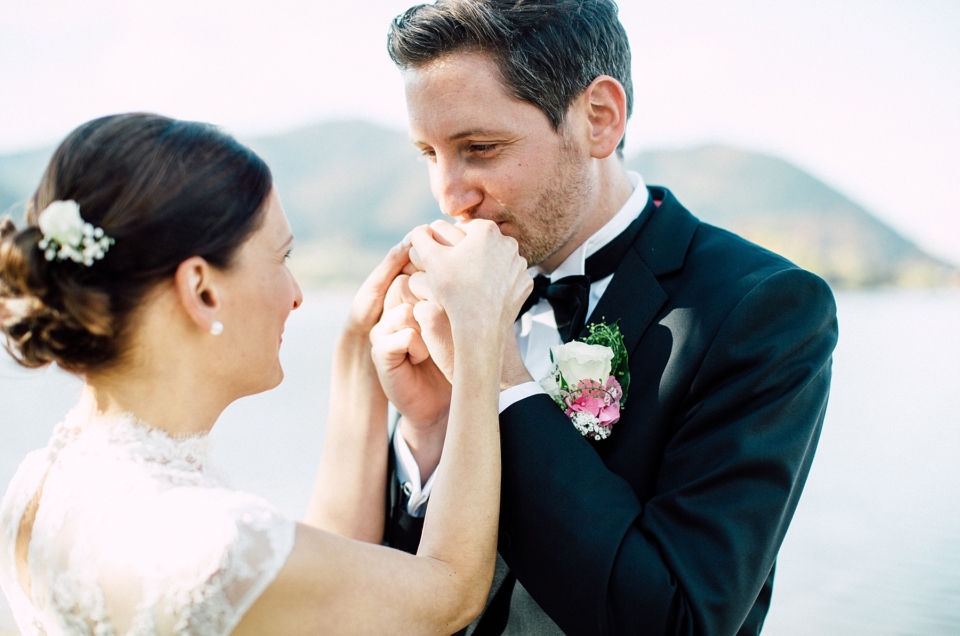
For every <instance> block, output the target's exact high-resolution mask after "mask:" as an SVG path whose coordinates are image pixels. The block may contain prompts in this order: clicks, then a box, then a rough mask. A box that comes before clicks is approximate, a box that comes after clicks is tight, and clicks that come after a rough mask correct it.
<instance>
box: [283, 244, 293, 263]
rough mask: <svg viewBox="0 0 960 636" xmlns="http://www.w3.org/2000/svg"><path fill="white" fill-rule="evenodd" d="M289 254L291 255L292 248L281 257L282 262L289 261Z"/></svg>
mask: <svg viewBox="0 0 960 636" xmlns="http://www.w3.org/2000/svg"><path fill="white" fill-rule="evenodd" d="M291 254H293V248H292V247H291V248H290V249H288V250H287V253H286V254H284V255H283V260H285V261H289V260H290V255H291Z"/></svg>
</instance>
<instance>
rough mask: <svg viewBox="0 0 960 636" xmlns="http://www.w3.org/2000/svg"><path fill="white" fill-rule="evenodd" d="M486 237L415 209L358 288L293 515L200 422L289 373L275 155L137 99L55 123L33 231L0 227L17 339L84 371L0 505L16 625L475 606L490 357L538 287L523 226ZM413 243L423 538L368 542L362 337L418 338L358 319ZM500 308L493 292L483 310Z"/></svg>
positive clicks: (383, 407) (339, 628) (380, 451)
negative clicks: (426, 402) (440, 235)
mask: <svg viewBox="0 0 960 636" xmlns="http://www.w3.org/2000/svg"><path fill="white" fill-rule="evenodd" d="M494 230H495V226H493V225H492V224H489V223H486V222H472V223H470V224H468V225H467V228H466V238H465V239H464V240H463V241H462V242H460V243H459V244H458V245H457V246H456V247H448V246H444V245H441V244H440V242H438V241H437V240H435V239H434V237H433V235H432V232H431V230H430V229H429V228H418V229H417V230H415V231H414V232H413V233H412V234H411V237H410V238H409V239H408V240H405V242H403V243H401V244H400V245H398V246H397V247H395V248H393V249H392V250H391V251H390V253H389V254H388V255H387V257H386V259H385V260H384V261H383V263H382V264H381V265H380V266H379V267H378V268H377V269H376V270H375V271H374V272H373V273H372V274H371V275H370V277H369V278H368V279H367V281H366V282H365V283H364V285H363V286H362V288H361V289H360V291H359V293H358V294H357V297H356V299H355V300H354V303H353V306H352V310H351V314H350V318H349V320H348V323H347V325H346V327H345V329H344V330H343V333H342V334H341V336H340V339H339V341H338V344H337V347H336V352H335V355H334V361H333V373H332V377H333V380H332V386H331V391H330V413H329V418H328V424H327V431H326V440H325V442H324V447H323V456H322V458H321V461H320V468H319V474H318V478H317V485H316V488H315V492H314V495H313V497H312V500H311V503H310V507H309V510H308V512H307V516H306V519H305V521H304V522H303V523H299V524H298V523H294V522H292V521H290V520H287V519H285V518H283V517H282V516H281V515H279V514H278V513H277V511H276V510H275V509H274V508H272V507H271V506H270V505H269V504H268V503H267V502H266V501H264V500H262V499H260V498H259V497H256V496H253V495H250V494H247V493H243V492H238V491H235V490H231V489H230V488H229V487H228V486H227V485H226V484H225V482H224V481H223V480H222V479H221V478H220V477H219V476H218V475H217V473H216V472H215V470H214V469H213V468H212V467H211V466H210V462H209V455H208V450H207V439H206V434H207V432H208V431H209V430H210V429H211V427H212V426H213V425H214V423H215V422H216V420H217V418H218V416H219V415H220V413H221V412H222V411H223V409H224V408H226V406H227V405H228V404H230V403H231V402H233V401H234V400H236V399H238V398H240V397H243V396H246V395H251V394H254V393H258V392H260V391H265V390H268V389H271V388H273V387H275V386H276V385H277V384H279V383H280V381H281V379H282V377H283V371H282V369H281V367H280V362H279V358H278V352H279V349H280V343H281V340H282V333H283V327H284V322H285V321H286V318H287V316H288V315H289V313H290V311H291V310H293V309H296V308H297V307H298V306H299V305H300V304H301V302H302V300H303V298H302V294H301V292H300V288H299V287H298V286H297V283H296V281H295V280H294V278H293V275H292V274H291V273H290V271H289V269H288V268H287V266H286V258H287V256H289V251H290V246H291V241H292V236H291V233H290V226H289V224H288V223H287V220H286V217H285V216H284V212H283V208H282V207H281V205H280V200H279V198H278V196H277V192H276V190H275V188H274V187H273V185H272V178H271V175H270V171H269V169H268V168H267V166H266V165H265V164H264V163H263V162H262V160H260V158H259V157H257V156H256V155H255V154H254V153H253V152H251V151H250V150H249V149H247V148H245V147H244V146H242V145H240V144H239V143H237V142H236V141H234V140H233V139H232V138H230V137H228V136H227V135H225V134H223V133H222V132H220V131H218V130H217V129H215V128H213V127H211V126H208V125H205V124H198V123H191V122H182V121H175V120H170V119H167V118H164V117H159V116H155V115H145V114H130V115H118V116H111V117H105V118H102V119H97V120H94V121H91V122H89V123H87V124H84V125H82V126H80V127H79V128H78V129H77V130H75V131H74V132H73V133H71V134H70V135H69V136H68V137H67V139H66V140H65V141H64V142H63V143H62V144H61V146H60V147H59V148H58V149H57V151H56V153H55V154H54V156H53V158H52V160H51V162H50V164H49V167H48V168H47V171H46V173H45V174H44V176H43V180H42V182H41V184H40V187H39V189H38V190H37V192H36V194H35V195H34V197H33V199H32V200H31V202H30V204H29V206H28V214H27V225H26V227H25V228H23V229H20V230H17V229H16V228H15V227H14V226H13V224H12V223H11V222H10V221H9V220H7V221H5V222H3V224H2V226H0V327H2V332H3V334H4V335H5V336H6V342H7V348H8V350H9V351H10V353H11V354H12V355H13V356H14V358H16V359H17V360H18V361H19V362H20V363H21V364H24V365H26V366H28V367H43V366H46V365H49V364H50V363H56V364H57V365H59V366H60V367H61V368H63V369H65V370H67V371H69V372H71V373H74V374H76V375H78V376H80V377H82V378H83V380H84V382H85V385H84V390H83V396H82V398H81V400H80V403H79V404H78V405H77V406H76V407H75V408H74V409H73V410H72V411H71V412H70V414H69V415H67V417H66V419H65V420H64V421H63V422H61V423H60V424H59V425H58V426H57V427H56V428H55V429H54V432H53V435H52V437H51V440H50V442H49V444H48V446H47V447H46V448H44V449H42V450H38V451H35V452H33V453H31V454H30V455H29V456H28V457H27V458H26V459H25V460H24V462H23V464H22V465H21V466H20V469H19V471H18V472H17V474H16V477H14V479H13V481H12V482H11V484H10V487H9V490H8V491H7V494H6V496H5V498H4V500H3V505H2V508H0V584H2V587H3V591H4V593H5V594H6V595H7V598H8V599H9V601H10V604H11V607H12V608H13V611H14V614H15V616H16V619H17V623H18V625H19V627H20V630H21V631H22V633H23V634H24V636H36V635H40V634H49V635H52V634H93V635H96V636H107V635H120V634H136V635H141V634H142V635H146V634H164V635H166V634H197V635H213V634H216V635H220V634H324V633H328V634H352V633H366V634H391V633H392V634H450V633H452V632H455V631H457V630H458V629H460V628H462V627H463V626H465V625H467V624H468V623H469V622H470V620H472V618H473V617H475V616H476V615H477V614H479V612H480V611H481V609H482V607H483V604H484V601H485V600H486V596H487V591H488V588H489V586H490V583H491V579H492V575H493V565H494V557H495V551H496V531H497V513H498V508H499V479H500V478H499V476H500V468H499V433H498V418H497V395H498V392H499V376H500V365H501V359H502V356H503V348H504V346H506V344H507V343H509V342H511V340H512V326H511V325H512V322H513V319H514V318H515V316H516V314H517V311H518V310H519V308H520V305H521V303H522V301H523V299H524V297H525V296H526V295H527V294H528V293H529V291H530V287H531V282H530V279H529V276H528V275H527V274H526V264H525V262H524V261H523V259H521V258H520V257H519V256H518V254H517V247H516V243H515V242H514V241H513V240H512V239H509V238H505V237H503V236H501V235H500V234H499V232H496V231H494ZM411 244H412V248H413V249H411ZM411 258H413V259H414V260H415V261H416V263H417V265H418V266H419V267H422V268H424V269H425V270H426V274H425V276H426V279H427V282H428V283H429V284H430V286H431V289H433V292H434V295H435V297H436V302H437V303H438V304H439V305H440V306H441V307H442V308H443V310H445V311H446V313H447V315H448V317H449V320H450V323H451V329H452V334H453V339H454V343H455V346H456V352H457V353H456V358H455V360H454V362H453V364H454V372H453V399H452V401H451V406H450V418H449V421H450V425H449V429H448V432H447V437H446V442H445V446H444V449H443V462H442V463H441V466H440V468H439V469H438V473H437V478H436V486H435V488H434V490H433V495H432V497H431V503H430V512H429V513H428V515H427V518H426V522H425V525H424V531H423V540H422V542H421V544H420V550H419V552H418V554H417V555H416V556H411V555H407V554H405V553H402V552H399V551H395V550H392V549H390V548H386V547H382V546H381V545H379V543H380V542H381V538H382V537H381V534H382V529H383V525H384V493H385V491H386V485H385V484H386V474H385V467H386V465H387V461H386V457H387V430H386V420H387V401H386V398H385V397H384V395H383V392H382V390H381V388H380V384H379V382H378V380H377V375H376V371H375V368H374V365H373V363H372V361H371V356H372V354H374V355H377V356H383V357H385V358H389V357H391V356H393V358H394V359H398V360H402V359H403V357H404V356H406V355H407V354H406V352H407V351H408V350H410V351H413V350H414V349H416V348H417V346H415V345H417V343H419V344H420V345H422V342H421V341H419V340H418V338H419V336H418V334H417V333H416V331H415V330H413V329H407V330H403V331H399V332H397V333H395V334H394V335H393V336H391V337H390V338H389V339H387V342H386V343H385V344H382V345H381V344H378V351H376V352H371V344H370V338H369V334H370V330H371V328H372V327H373V326H374V325H375V324H376V322H377V321H378V319H379V317H380V314H381V313H382V310H383V303H384V296H385V294H386V292H387V289H388V288H389V286H390V283H391V282H392V281H393V279H394V278H395V277H396V276H397V275H398V274H399V273H400V272H401V271H402V270H403V269H404V267H406V266H407V265H408V263H409V262H410V259H411ZM480 261H482V262H483V263H484V268H483V270H482V271H481V270H480V269H479V268H477V267H476V266H475V264H476V263H477V262H480ZM478 299H479V301H478ZM468 300H469V302H468ZM490 307H505V309H504V310H503V313H502V315H500V316H498V317H495V318H498V320H493V319H491V318H492V317H491V316H490V314H489V308H490ZM22 425H24V426H37V425H39V423H35V422H24V423H23V424H22ZM263 425H264V426H269V425H270V423H269V422H264V423H263Z"/></svg>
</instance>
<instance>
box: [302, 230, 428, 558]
mask: <svg viewBox="0 0 960 636" xmlns="http://www.w3.org/2000/svg"><path fill="white" fill-rule="evenodd" d="M408 252H409V246H408V245H407V244H405V243H402V244H400V245H397V246H396V247H394V248H393V249H392V250H390V253H389V254H387V257H386V258H385V259H384V261H383V262H382V263H381V264H380V265H379V266H378V267H377V268H376V269H375V270H374V271H373V273H371V274H370V276H369V277H368V278H367V280H366V281H365V282H364V284H363V285H362V286H361V287H360V290H359V291H358V292H357V295H356V297H355V298H354V301H353V305H352V306H351V311H350V317H349V319H348V320H347V325H346V326H345V328H344V330H343V332H342V333H341V334H340V337H339V339H338V340H337V345H336V349H335V350H334V354H333V364H332V368H331V372H330V398H329V402H330V406H329V411H328V415H327V427H326V432H325V434H324V442H323V451H322V453H321V456H320V467H319V469H318V472H317V480H316V483H315V484H314V488H313V495H312V496H311V498H310V503H309V505H308V508H307V514H306V517H305V519H304V523H305V524H307V525H309V526H312V527H314V528H319V529H321V530H326V531H328V532H332V533H335V534H339V535H342V536H345V537H350V538H353V539H358V540H360V541H368V542H371V543H380V542H381V541H382V539H383V527H384V510H385V508H384V506H385V504H384V496H385V494H384V493H385V492H386V482H387V452H388V449H387V441H388V440H387V398H386V396H385V395H384V393H383V389H382V388H381V387H380V381H379V380H378V379H377V371H376V369H375V368H374V365H373V360H372V359H371V355H370V330H371V329H372V328H373V326H374V325H375V324H376V323H377V321H378V320H379V319H380V314H381V313H382V311H383V301H384V297H385V296H386V293H387V289H388V288H389V287H390V284H391V283H392V282H393V280H394V279H395V278H396V277H397V275H398V274H399V273H400V271H401V269H402V268H403V266H404V265H406V264H407V263H408V262H409V258H408Z"/></svg>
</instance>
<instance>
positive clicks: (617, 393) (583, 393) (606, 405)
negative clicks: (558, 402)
mask: <svg viewBox="0 0 960 636" xmlns="http://www.w3.org/2000/svg"><path fill="white" fill-rule="evenodd" d="M564 393H565V395H564V403H565V404H566V406H567V409H566V413H567V417H572V416H573V414H574V413H588V414H590V415H591V416H593V418H595V419H596V422H597V424H598V425H600V426H603V427H606V428H609V427H610V426H613V425H614V424H616V423H617V422H618V421H619V420H620V398H621V397H622V396H623V390H622V389H621V387H620V383H619V382H617V379H616V378H615V377H613V376H610V377H609V379H607V382H606V384H601V383H600V382H597V381H595V380H581V381H580V382H579V383H578V384H577V386H576V388H574V389H571V390H569V391H565V392H564Z"/></svg>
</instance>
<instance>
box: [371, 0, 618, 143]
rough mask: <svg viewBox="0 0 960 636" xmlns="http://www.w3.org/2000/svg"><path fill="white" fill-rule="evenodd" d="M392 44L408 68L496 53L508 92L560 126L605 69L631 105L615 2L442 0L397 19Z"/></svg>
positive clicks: (398, 61) (401, 63) (394, 54)
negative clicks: (455, 57) (453, 55)
mask: <svg viewBox="0 0 960 636" xmlns="http://www.w3.org/2000/svg"><path fill="white" fill-rule="evenodd" d="M387 49H388V51H389V52H390V57H391V58H392V59H393V61H394V63H396V65H397V66H398V67H400V68H401V69H404V70H406V69H410V68H418V67H421V66H424V65H426V64H429V63H430V62H432V61H434V60H436V59H439V58H441V57H443V56H445V55H449V54H451V53H459V52H481V53H484V54H487V55H490V56H491V57H492V58H493V60H494V61H495V62H496V64H497V67H498V68H499V70H500V75H501V78H502V80H503V85H504V87H505V88H506V89H507V91H508V92H509V93H510V94H512V95H513V96H514V97H516V98H517V99H520V100H523V101H525V102H529V103H530V104H533V105H534V106H536V107H537V108H539V109H540V110H541V111H543V113H544V114H545V115H546V116H547V118H548V119H549V120H550V123H551V124H553V128H554V130H559V128H560V125H561V124H562V123H563V120H564V116H565V115H566V113H567V110H568V109H569V108H570V105H571V104H572V103H573V101H574V100H575V99H576V98H577V97H579V96H580V94H581V93H583V91H584V90H585V89H586V88H587V86H589V85H590V83H591V82H592V81H593V80H594V79H596V78H597V77H598V76H600V75H609V76H611V77H613V78H615V79H616V80H618V81H619V82H620V83H621V84H622V85H623V89H624V90H625V91H626V94H627V117H629V116H630V113H631V112H632V111H633V82H632V81H631V79H630V44H629V42H628V41H627V34H626V32H625V31H624V29H623V25H622V24H620V20H619V18H618V16H617V5H616V4H615V3H614V2H613V1H612V0H438V1H437V2H436V3H435V4H420V5H417V6H415V7H411V8H410V9H407V11H405V12H404V13H403V14H401V15H399V16H397V17H396V18H394V20H393V23H392V24H391V25H390V32H389V34H388V36H387ZM623 143H624V142H623V140H621V142H620V147H619V148H618V150H620V152H621V153H622V151H623Z"/></svg>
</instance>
